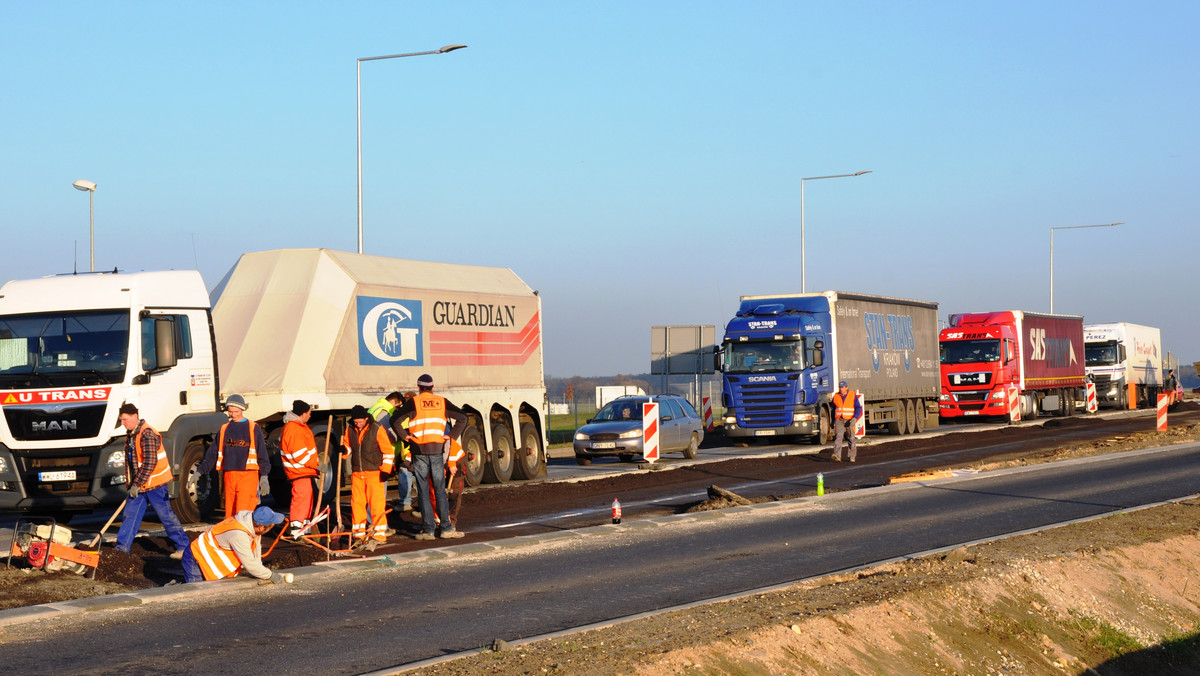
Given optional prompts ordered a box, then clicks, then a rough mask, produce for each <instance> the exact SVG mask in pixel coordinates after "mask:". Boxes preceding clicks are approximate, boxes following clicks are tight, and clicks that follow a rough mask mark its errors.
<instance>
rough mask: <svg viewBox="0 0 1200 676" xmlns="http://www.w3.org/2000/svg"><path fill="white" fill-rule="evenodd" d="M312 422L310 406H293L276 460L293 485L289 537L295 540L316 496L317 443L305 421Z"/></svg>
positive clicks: (286, 417) (288, 415)
mask: <svg viewBox="0 0 1200 676" xmlns="http://www.w3.org/2000/svg"><path fill="white" fill-rule="evenodd" d="M310 418H312V406H309V405H308V402H305V401H301V400H299V399H297V400H295V401H293V402H292V410H291V411H289V412H287V413H286V414H284V416H283V436H281V437H280V439H279V457H280V460H282V461H283V473H284V475H285V476H286V477H287V480H288V481H289V482H291V484H292V503H291V507H290V508H289V510H288V518H289V519H290V520H291V528H290V530H289V532H288V535H289V536H290V537H293V538H295V537H298V536H299V535H300V533H301V532H302V531H303V530H304V527H305V526H306V525H308V520H309V519H311V518H312V516H313V515H312V510H313V495H314V494H315V493H316V486H317V470H318V468H319V467H320V458H319V457H318V456H317V440H316V437H314V436H313V433H312V430H311V429H309V427H308V421H309V419H310Z"/></svg>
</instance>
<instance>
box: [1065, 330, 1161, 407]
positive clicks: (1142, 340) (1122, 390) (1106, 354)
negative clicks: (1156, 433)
mask: <svg viewBox="0 0 1200 676" xmlns="http://www.w3.org/2000/svg"><path fill="white" fill-rule="evenodd" d="M1083 344H1084V350H1085V352H1086V354H1087V356H1086V358H1085V365H1086V369H1087V374H1088V377H1089V379H1090V380H1091V381H1092V382H1093V383H1095V385H1096V402H1097V404H1099V405H1100V406H1101V407H1105V406H1109V407H1115V408H1128V407H1129V386H1130V385H1133V386H1134V390H1135V395H1134V402H1135V405H1136V406H1153V405H1154V402H1155V400H1156V399H1157V396H1158V390H1159V388H1160V387H1162V384H1163V369H1162V358H1163V351H1162V337H1161V335H1160V332H1159V330H1158V329H1156V328H1154V327H1150V326H1140V325H1138V324H1129V323H1127V322H1117V323H1113V324H1088V325H1087V326H1085V327H1083Z"/></svg>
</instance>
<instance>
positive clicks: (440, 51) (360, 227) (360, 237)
mask: <svg viewBox="0 0 1200 676" xmlns="http://www.w3.org/2000/svg"><path fill="white" fill-rule="evenodd" d="M464 47H466V45H446V46H445V47H442V48H441V49H435V50H433V51H429V52H412V53H410V54H391V55H389V56H367V57H364V58H361V59H359V60H358V63H357V64H356V70H357V71H358V73H357V79H358V253H362V252H363V219H362V62H363V61H379V60H381V59H400V58H403V57H406V56H425V55H426V54H445V53H446V52H453V51H454V50H456V49H463V48H464Z"/></svg>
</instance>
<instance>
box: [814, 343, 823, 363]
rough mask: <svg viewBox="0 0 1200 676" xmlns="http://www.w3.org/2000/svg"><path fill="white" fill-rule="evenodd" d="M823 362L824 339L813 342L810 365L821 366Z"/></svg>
mask: <svg viewBox="0 0 1200 676" xmlns="http://www.w3.org/2000/svg"><path fill="white" fill-rule="evenodd" d="M824 363H825V341H823V340H818V341H817V342H815V343H813V354H812V365H813V366H821V365H823V364H824Z"/></svg>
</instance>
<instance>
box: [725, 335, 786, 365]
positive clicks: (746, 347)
mask: <svg viewBox="0 0 1200 676" xmlns="http://www.w3.org/2000/svg"><path fill="white" fill-rule="evenodd" d="M803 348H804V344H803V343H802V342H800V341H787V342H782V341H775V342H771V343H726V346H725V372H726V373H759V372H761V371H772V372H776V373H778V372H780V371H785V372H790V371H803V370H804V349H803Z"/></svg>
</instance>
